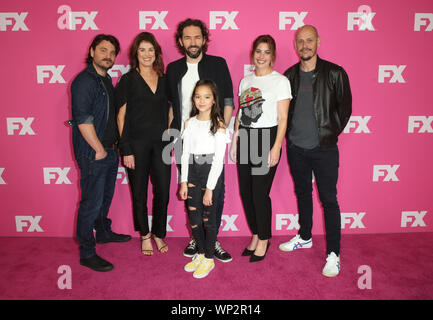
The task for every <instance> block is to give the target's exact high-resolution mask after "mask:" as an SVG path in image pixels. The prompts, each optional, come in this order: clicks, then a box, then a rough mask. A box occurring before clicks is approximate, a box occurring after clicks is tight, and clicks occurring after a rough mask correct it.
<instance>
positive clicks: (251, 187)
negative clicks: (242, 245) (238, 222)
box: [236, 126, 278, 240]
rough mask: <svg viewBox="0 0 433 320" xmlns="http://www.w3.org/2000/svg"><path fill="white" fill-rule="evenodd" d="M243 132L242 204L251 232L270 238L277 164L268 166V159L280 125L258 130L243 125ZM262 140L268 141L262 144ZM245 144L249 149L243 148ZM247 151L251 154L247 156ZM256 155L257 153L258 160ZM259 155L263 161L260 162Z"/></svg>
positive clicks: (239, 155)
mask: <svg viewBox="0 0 433 320" xmlns="http://www.w3.org/2000/svg"><path fill="white" fill-rule="evenodd" d="M242 130H243V131H242ZM241 132H243V133H244V136H241V135H240V136H239V139H238V141H237V160H236V162H237V168H238V178H239V189H240V194H241V200H242V205H243V207H244V211H245V216H246V218H247V222H248V226H249V228H250V230H251V232H252V234H257V235H258V237H259V239H260V240H267V239H270V238H271V236H272V203H271V198H270V197H269V193H270V192H271V187H272V182H273V181H274V177H275V172H276V171H277V166H278V164H277V165H275V166H273V167H271V168H268V167H267V166H268V163H267V161H268V155H269V151H270V149H271V148H272V146H273V145H274V143H275V138H276V136H277V126H275V127H272V128H259V129H250V128H244V127H240V129H239V133H240V134H241ZM263 141H264V142H265V144H262V142H263ZM246 143H247V144H248V148H246V147H245V148H244V149H243V146H245V144H246ZM263 148H265V149H263ZM246 152H247V153H248V154H246V155H245V153H246ZM254 155H255V156H257V158H256V159H254V158H255V156H254ZM243 156H244V157H243ZM242 158H244V159H242ZM259 158H261V161H260V162H258V161H257V160H258V159H259ZM259 168H261V169H259ZM256 169H259V170H256Z"/></svg>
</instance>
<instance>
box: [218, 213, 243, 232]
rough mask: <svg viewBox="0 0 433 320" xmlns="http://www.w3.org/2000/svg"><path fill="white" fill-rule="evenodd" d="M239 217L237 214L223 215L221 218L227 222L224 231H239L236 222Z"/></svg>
mask: <svg viewBox="0 0 433 320" xmlns="http://www.w3.org/2000/svg"><path fill="white" fill-rule="evenodd" d="M238 216H239V215H237V214H232V215H228V214H223V215H222V216H221V220H223V221H225V225H224V227H223V228H222V231H230V230H231V231H239V229H238V228H237V227H236V224H235V220H236V219H237V218H238Z"/></svg>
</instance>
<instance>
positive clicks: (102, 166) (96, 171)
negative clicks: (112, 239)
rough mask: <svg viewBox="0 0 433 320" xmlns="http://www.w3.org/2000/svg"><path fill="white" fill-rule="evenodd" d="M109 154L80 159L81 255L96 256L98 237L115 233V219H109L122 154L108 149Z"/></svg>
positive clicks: (105, 236)
mask: <svg viewBox="0 0 433 320" xmlns="http://www.w3.org/2000/svg"><path fill="white" fill-rule="evenodd" d="M106 151H107V156H106V157H105V158H104V159H101V160H91V159H87V158H79V159H78V160H77V162H78V166H79V168H80V173H81V176H80V189H81V201H80V206H79V208H78V217H77V240H78V242H79V243H80V258H82V259H86V258H90V257H92V256H94V255H95V254H96V251H95V244H96V242H95V236H94V235H93V229H95V230H96V238H97V239H104V238H107V237H109V236H110V235H111V234H112V231H111V220H110V219H108V218H107V216H108V211H109V209H110V205H111V200H112V199H113V195H114V189H115V186H116V178H117V170H118V168H119V154H118V153H117V151H116V150H114V149H108V148H107V149H106Z"/></svg>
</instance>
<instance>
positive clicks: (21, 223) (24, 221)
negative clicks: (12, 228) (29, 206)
mask: <svg viewBox="0 0 433 320" xmlns="http://www.w3.org/2000/svg"><path fill="white" fill-rule="evenodd" d="M41 218H42V216H35V217H33V216H15V224H16V228H17V232H23V228H24V227H28V229H27V232H35V231H36V232H44V230H42V228H41V226H40V225H39V222H40V221H41ZM29 223H30V225H29Z"/></svg>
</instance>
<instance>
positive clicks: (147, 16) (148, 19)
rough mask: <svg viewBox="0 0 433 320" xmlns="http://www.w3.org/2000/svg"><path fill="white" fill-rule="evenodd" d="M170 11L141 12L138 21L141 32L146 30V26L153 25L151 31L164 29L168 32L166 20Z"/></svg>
mask: <svg viewBox="0 0 433 320" xmlns="http://www.w3.org/2000/svg"><path fill="white" fill-rule="evenodd" d="M167 13H168V11H161V12H159V11H139V12H138V20H139V22H138V23H139V28H140V30H146V29H147V28H146V25H147V24H150V23H152V21H153V20H154V22H153V23H152V27H150V29H151V30H156V29H163V30H168V27H167V24H166V23H165V21H164V19H165V17H166V16H167Z"/></svg>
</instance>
